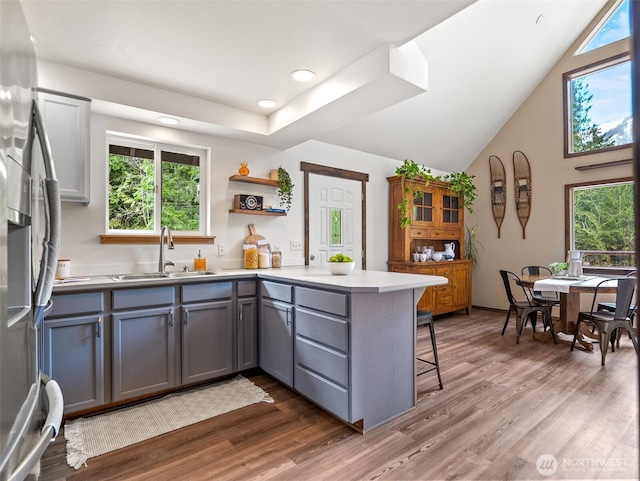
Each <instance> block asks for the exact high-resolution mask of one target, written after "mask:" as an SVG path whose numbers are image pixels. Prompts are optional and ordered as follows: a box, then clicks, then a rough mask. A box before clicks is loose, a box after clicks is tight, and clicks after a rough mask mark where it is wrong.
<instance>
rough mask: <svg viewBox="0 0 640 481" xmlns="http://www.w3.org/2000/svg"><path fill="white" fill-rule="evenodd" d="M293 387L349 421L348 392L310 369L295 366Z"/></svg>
mask: <svg viewBox="0 0 640 481" xmlns="http://www.w3.org/2000/svg"><path fill="white" fill-rule="evenodd" d="M295 389H296V390H297V391H298V392H299V393H300V394H302V395H303V396H306V397H307V398H308V399H310V400H311V401H313V402H315V403H316V404H318V405H319V406H321V407H322V408H324V409H326V410H327V411H329V412H331V413H333V414H335V415H336V416H338V417H339V418H341V419H343V420H345V421H349V392H348V391H347V390H346V389H344V388H342V387H340V386H338V385H336V384H333V383H332V382H330V381H328V380H326V379H324V378H323V377H322V376H319V375H317V374H315V373H313V372H311V371H307V370H306V369H304V368H302V367H300V366H296V372H295Z"/></svg>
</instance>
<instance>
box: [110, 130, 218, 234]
mask: <svg viewBox="0 0 640 481" xmlns="http://www.w3.org/2000/svg"><path fill="white" fill-rule="evenodd" d="M111 144H114V145H122V146H124V147H132V148H138V149H146V150H152V151H153V152H154V175H155V192H154V207H153V208H154V219H153V232H152V231H139V230H129V229H126V230H125V229H110V228H109V145H111ZM105 151H106V176H105V177H106V193H105V196H106V202H105V211H106V215H105V232H106V233H107V234H126V235H140V236H158V235H160V231H161V230H162V227H163V226H162V225H160V224H161V222H160V219H161V216H159V215H156V213H157V212H160V211H161V208H162V199H161V196H160V195H158V194H159V186H160V185H161V184H160V183H161V181H162V169H161V166H162V161H161V160H160V158H161V157H160V154H161V152H162V151H170V152H175V153H179V154H185V155H193V156H198V157H200V181H199V183H198V185H199V188H200V213H199V215H200V229H199V230H198V231H179V230H174V229H173V227H172V226H169V228H171V229H172V231H173V232H174V233H176V234H180V235H183V236H209V235H210V231H211V221H210V218H211V216H210V213H211V210H210V205H211V202H210V200H211V190H210V188H209V186H210V179H209V176H210V171H211V169H210V168H209V166H210V164H211V149H210V148H208V147H202V146H196V145H188V144H177V143H169V142H162V141H159V140H156V139H149V138H144V137H137V136H133V135H129V134H125V133H120V132H107V135H106V145H105Z"/></svg>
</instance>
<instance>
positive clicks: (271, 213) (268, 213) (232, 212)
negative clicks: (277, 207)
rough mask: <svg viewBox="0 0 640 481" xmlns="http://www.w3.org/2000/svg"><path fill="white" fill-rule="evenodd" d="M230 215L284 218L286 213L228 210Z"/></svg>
mask: <svg viewBox="0 0 640 481" xmlns="http://www.w3.org/2000/svg"><path fill="white" fill-rule="evenodd" d="M229 213H230V214H251V215H270V216H280V217H282V216H286V215H287V213H286V212H267V211H266V210H246V209H229Z"/></svg>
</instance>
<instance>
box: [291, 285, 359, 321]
mask: <svg viewBox="0 0 640 481" xmlns="http://www.w3.org/2000/svg"><path fill="white" fill-rule="evenodd" d="M296 305H298V306H303V307H309V308H311V309H316V310H318V311H323V312H328V313H329V314H335V315H336V316H342V317H348V316H349V295H348V294H340V293H338V292H329V291H321V290H319V289H309V288H308V287H296Z"/></svg>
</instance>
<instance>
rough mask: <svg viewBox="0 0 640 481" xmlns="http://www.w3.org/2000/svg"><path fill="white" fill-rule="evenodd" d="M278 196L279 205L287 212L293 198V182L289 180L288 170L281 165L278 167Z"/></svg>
mask: <svg viewBox="0 0 640 481" xmlns="http://www.w3.org/2000/svg"><path fill="white" fill-rule="evenodd" d="M278 197H280V205H281V206H284V207H285V208H286V209H287V212H289V209H291V201H292V200H293V182H291V177H290V176H289V172H287V171H286V170H284V169H283V168H282V167H278Z"/></svg>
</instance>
